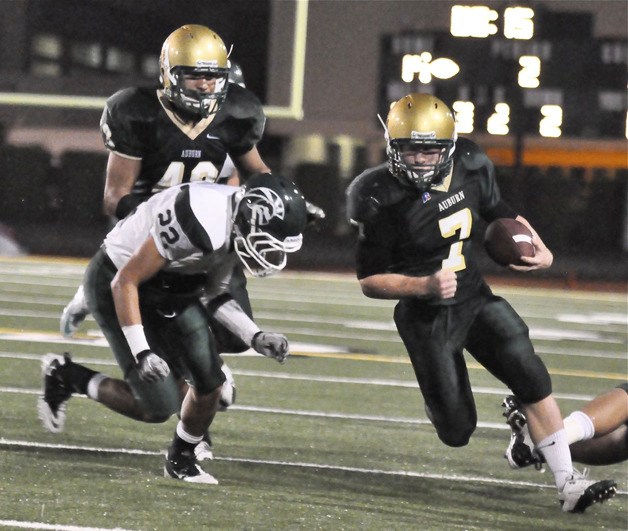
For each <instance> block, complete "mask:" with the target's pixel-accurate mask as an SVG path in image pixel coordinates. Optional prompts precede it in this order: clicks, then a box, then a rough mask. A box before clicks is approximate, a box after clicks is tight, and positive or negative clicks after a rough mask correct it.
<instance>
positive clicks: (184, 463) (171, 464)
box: [164, 452, 218, 485]
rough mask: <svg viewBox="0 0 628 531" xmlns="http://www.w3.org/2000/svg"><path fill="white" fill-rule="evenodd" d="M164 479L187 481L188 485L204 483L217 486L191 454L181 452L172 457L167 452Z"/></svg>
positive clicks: (216, 482) (214, 480) (215, 480)
mask: <svg viewBox="0 0 628 531" xmlns="http://www.w3.org/2000/svg"><path fill="white" fill-rule="evenodd" d="M164 477H166V478H172V479H179V480H182V481H187V482H188V483H204V484H206V485H218V480H217V479H216V478H215V477H214V476H212V475H211V474H208V473H207V472H205V471H204V470H203V469H202V468H201V467H200V466H199V464H198V462H197V461H196V457H194V454H193V453H191V452H181V453H179V454H174V455H172V454H171V453H170V452H168V456H167V457H166V464H165V465H164Z"/></svg>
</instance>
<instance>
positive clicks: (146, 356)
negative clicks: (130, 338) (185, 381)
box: [136, 350, 170, 383]
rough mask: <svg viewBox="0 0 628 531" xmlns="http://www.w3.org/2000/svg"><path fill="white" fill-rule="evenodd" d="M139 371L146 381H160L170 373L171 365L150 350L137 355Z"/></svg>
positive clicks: (141, 377) (142, 378)
mask: <svg viewBox="0 0 628 531" xmlns="http://www.w3.org/2000/svg"><path fill="white" fill-rule="evenodd" d="M136 359H137V373H138V374H139V376H140V379H141V380H142V381H144V382H148V383H153V382H160V381H162V380H164V379H165V378H166V376H168V375H169V374H170V367H168V364H167V363H166V362H165V361H164V360H162V359H161V358H160V357H159V356H157V354H155V353H154V352H151V351H150V350H144V351H143V352H140V353H139V354H138V355H137V357H136Z"/></svg>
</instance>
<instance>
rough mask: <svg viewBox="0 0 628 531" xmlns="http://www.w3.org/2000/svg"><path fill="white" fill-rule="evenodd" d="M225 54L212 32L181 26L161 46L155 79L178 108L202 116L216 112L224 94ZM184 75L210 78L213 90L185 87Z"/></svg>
mask: <svg viewBox="0 0 628 531" xmlns="http://www.w3.org/2000/svg"><path fill="white" fill-rule="evenodd" d="M228 55H229V53H228V52H227V48H226V46H225V43H224V42H223V41H222V39H221V38H220V36H219V35H218V34H217V33H216V32H214V31H212V30H210V29H209V28H206V27H205V26H199V25H197V24H188V25H185V26H181V27H180V28H179V29H177V30H175V31H173V32H172V33H171V34H170V35H169V36H168V38H167V39H166V40H165V41H164V44H163V46H162V48H161V55H160V57H159V68H160V76H159V80H160V81H161V84H162V85H163V87H164V95H165V96H166V98H168V100H169V101H170V102H171V103H172V104H173V105H174V106H176V107H177V108H178V109H180V110H183V111H185V112H188V113H191V114H195V115H200V116H201V117H202V118H207V117H208V116H209V115H210V114H214V113H216V112H218V109H219V108H220V105H222V103H223V102H224V101H225V98H226V97H227V87H228V83H227V78H228V76H229V61H228ZM184 76H205V77H212V78H214V79H215V80H216V83H215V87H214V90H213V92H201V91H197V90H190V89H186V88H185V84H184Z"/></svg>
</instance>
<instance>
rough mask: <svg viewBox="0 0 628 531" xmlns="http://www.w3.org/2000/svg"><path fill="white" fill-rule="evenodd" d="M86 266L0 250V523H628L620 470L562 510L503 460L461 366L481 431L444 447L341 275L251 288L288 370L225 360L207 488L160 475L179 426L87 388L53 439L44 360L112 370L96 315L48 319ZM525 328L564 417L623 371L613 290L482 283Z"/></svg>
mask: <svg viewBox="0 0 628 531" xmlns="http://www.w3.org/2000/svg"><path fill="white" fill-rule="evenodd" d="M84 265H85V262H82V261H69V260H68V261H63V260H46V259H2V260H0V403H1V404H2V407H0V527H2V528H7V529H20V528H27V529H67V530H70V529H72V530H78V529H101V528H102V529H134V530H136V529H137V530H140V529H141V530H148V529H158V530H174V529H177V530H195V529H212V530H214V529H242V530H245V529H246V530H249V529H250V530H271V529H273V530H284V529H287V530H296V529H304V530H353V529H360V530H362V529H369V530H371V529H372V530H406V529H408V530H414V529H416V530H432V529H434V530H449V529H467V530H472V529H474V530H475V529H490V530H518V529H521V530H542V529H551V530H587V531H589V530H594V529H617V530H625V529H627V528H628V510H627V509H628V498H627V495H626V490H627V489H628V470H627V468H626V465H625V464H623V465H617V466H609V467H598V468H593V469H592V470H591V475H592V476H593V477H595V478H599V479H602V478H614V479H616V480H617V482H618V485H619V489H620V492H619V493H618V495H617V496H616V497H615V498H614V499H613V500H611V501H610V502H608V503H605V504H603V505H595V506H593V507H591V508H590V509H588V511H587V512H586V513H585V514H584V515H572V514H564V513H562V512H561V511H560V508H559V505H558V502H557V496H556V492H555V489H554V487H553V480H552V476H551V474H550V473H549V472H546V473H539V472H536V471H534V470H517V471H513V470H511V469H510V468H509V467H508V465H507V463H506V460H505V459H504V458H503V453H504V449H505V447H506V445H507V443H508V439H509V433H510V432H509V430H508V429H507V426H506V425H505V424H504V422H503V417H502V416H501V414H502V408H501V406H500V404H501V401H502V398H503V396H504V395H505V394H506V393H507V389H506V388H505V387H504V386H503V385H502V384H501V383H500V382H499V381H497V380H496V379H495V378H493V377H492V376H490V375H489V374H488V373H487V372H486V371H485V370H483V369H482V368H481V367H479V366H478V365H477V363H475V362H474V361H473V360H471V359H470V360H469V367H470V374H471V381H472V383H473V386H474V389H475V392H476V402H477V408H478V417H479V425H478V429H477V431H476V433H475V434H474V436H473V438H472V440H471V443H470V444H469V445H468V446H467V447H465V448H461V449H453V448H447V447H445V446H444V445H443V444H442V443H440V442H439V440H438V438H437V437H436V434H435V432H434V430H433V428H432V427H431V425H430V424H429V422H428V421H427V418H426V415H425V412H424V410H423V401H422V399H421V396H420V393H419V391H418V388H417V384H416V381H415V379H414V374H413V373H412V370H411V367H410V365H409V362H408V361H407V358H406V355H405V351H404V349H403V346H402V345H401V343H400V340H399V339H398V337H397V334H396V332H395V329H394V325H393V322H392V307H393V303H392V302H381V301H373V300H369V299H366V298H365V297H364V296H363V295H362V294H361V292H360V290H359V287H358V284H357V282H356V281H355V279H354V278H353V277H351V276H341V275H336V276H330V275H321V274H305V273H294V272H292V273H289V272H288V273H283V274H281V275H279V276H277V277H272V278H269V279H261V280H259V279H255V280H250V281H249V287H250V295H251V299H252V301H253V307H254V311H255V314H256V318H257V321H258V323H259V324H260V326H261V327H262V328H263V329H267V330H271V331H278V332H283V333H285V334H286V335H287V336H288V337H289V339H290V340H291V343H292V349H291V350H292V356H291V357H290V358H289V359H288V361H287V362H286V364H284V365H279V364H277V363H276V362H274V361H273V360H269V359H266V358H262V357H260V356H256V355H249V354H245V355H239V356H225V360H226V362H227V363H228V364H229V366H230V367H231V368H232V370H233V372H234V375H235V378H236V384H237V403H236V405H235V406H233V407H232V408H231V409H230V410H229V411H228V412H227V413H220V414H218V415H217V417H216V420H215V422H214V424H213V426H212V436H213V439H214V451H215V454H216V459H215V460H214V461H213V462H210V463H209V464H208V465H206V468H207V470H208V471H209V472H211V473H212V474H213V475H215V476H216V477H217V478H218V480H219V481H220V484H219V485H217V486H203V485H190V484H187V483H183V482H177V481H174V480H170V479H164V478H163V472H162V466H163V457H162V452H163V451H164V450H165V448H166V447H167V445H168V444H169V442H170V439H171V437H172V432H173V429H174V426H175V424H176V419H171V420H170V421H169V422H167V423H165V424H157V425H148V424H141V423H138V422H135V421H131V420H128V419H126V418H123V417H121V416H119V415H116V414H114V413H112V412H110V411H109V410H107V409H105V408H104V407H102V406H101V405H99V404H96V403H95V402H92V401H90V400H87V399H85V398H81V397H76V398H73V399H72V400H70V402H69V404H68V410H67V415H68V416H67V421H66V429H65V431H64V432H63V433H61V434H57V435H53V434H50V433H47V432H45V431H44V430H43V428H42V427H41V425H40V423H39V420H38V418H37V413H36V407H35V405H36V400H37V394H38V393H39V389H40V380H41V377H40V363H39V360H40V356H41V355H42V354H44V353H46V352H49V351H54V352H63V351H66V350H67V351H70V352H71V353H72V355H73V356H74V358H75V359H76V360H78V361H80V362H85V363H86V364H89V365H90V366H93V367H94V368H97V369H98V370H102V371H103V372H105V373H107V374H111V375H116V376H117V375H118V374H119V372H118V369H117V366H116V365H115V364H114V362H113V359H112V356H111V355H110V353H109V350H108V348H107V346H106V344H105V343H104V341H103V340H102V338H100V337H99V335H98V333H97V330H96V325H95V323H94V321H93V320H92V319H91V318H88V319H87V320H86V322H85V323H84V324H83V326H82V328H81V331H80V334H78V336H77V338H76V339H75V340H72V341H65V340H63V338H62V337H61V336H60V334H59V333H58V325H59V315H60V312H61V310H62V308H63V306H64V305H65V304H66V303H67V302H68V301H69V300H70V298H71V296H72V295H73V294H74V291H75V289H76V287H77V286H78V285H79V283H80V281H81V275H82V271H83V267H84ZM494 289H495V291H496V292H498V293H500V294H502V295H505V296H506V297H507V298H508V299H509V300H510V301H511V303H512V304H513V306H515V308H516V309H517V310H518V311H519V312H520V313H521V315H522V316H523V317H524V319H526V321H527V322H528V324H529V326H530V329H531V335H532V338H533V340H534V343H535V345H536V347H537V350H538V352H539V354H540V355H541V356H542V357H543V359H544V360H545V362H546V364H547V366H548V368H549V369H550V372H551V374H552V376H553V382H554V390H555V393H556V396H557V398H558V400H559V403H560V405H561V408H562V409H563V411H564V412H565V413H566V412H569V411H571V410H572V409H576V408H578V407H579V406H580V405H582V404H583V402H584V401H585V400H588V399H590V398H592V397H593V396H594V395H595V394H597V393H599V392H602V391H605V390H607V389H610V388H611V387H614V386H616V385H618V384H619V383H621V382H622V381H625V380H626V378H627V357H626V350H627V334H626V330H627V324H628V323H627V308H626V293H625V291H624V292H623V293H617V294H608V293H593V292H579V291H574V292H568V291H561V290H556V291H547V290H540V289H533V288H508V287H505V286H494Z"/></svg>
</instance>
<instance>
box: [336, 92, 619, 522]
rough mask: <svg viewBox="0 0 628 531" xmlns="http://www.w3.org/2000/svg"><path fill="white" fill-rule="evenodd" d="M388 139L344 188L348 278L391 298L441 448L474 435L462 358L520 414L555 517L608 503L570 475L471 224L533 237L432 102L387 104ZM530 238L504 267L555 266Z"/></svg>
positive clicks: (474, 151)
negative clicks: (352, 272) (351, 268)
mask: <svg viewBox="0 0 628 531" xmlns="http://www.w3.org/2000/svg"><path fill="white" fill-rule="evenodd" d="M385 130H386V141H387V156H388V163H387V164H382V165H381V166H377V167H375V168H371V169H368V170H366V171H365V172H363V173H362V174H361V175H359V176H358V177H357V178H356V179H355V180H354V181H353V182H352V183H351V184H350V186H349V188H348V190H347V213H348V216H349V219H350V221H351V223H352V224H354V225H356V226H357V227H358V229H359V237H358V243H357V250H356V265H357V277H358V279H359V282H360V286H361V288H362V291H363V293H364V294H365V295H366V296H367V297H372V298H378V299H399V302H398V304H397V306H396V307H395V312H394V318H395V324H396V326H397V330H398V332H399V335H400V336H401V339H402V340H403V342H404V345H405V347H406V349H407V351H408V355H409V357H410V360H411V362H412V366H413V368H414V372H415V375H416V378H417V381H418V383H419V386H420V389H421V393H422V395H423V398H424V400H425V409H426V412H427V415H428V417H429V419H430V420H431V422H432V424H433V425H434V427H435V428H436V432H437V433H438V436H439V438H440V439H441V441H443V442H444V443H445V444H447V445H448V446H453V447H460V446H464V445H466V444H467V443H468V442H469V438H470V437H471V434H472V433H473V431H474V430H475V428H476V423H477V412H476V408H475V403H474V399H473V393H472V390H471V384H470V382H469V376H468V372H467V368H466V365H465V360H464V356H463V349H466V350H467V351H468V352H469V353H470V354H471V355H472V356H473V357H474V358H475V359H477V360H478V361H479V362H480V363H481V364H482V365H483V366H484V367H485V368H486V369H487V370H488V371H489V372H490V373H491V374H493V375H494V376H495V377H497V378H498V379H500V380H501V381H502V382H503V383H505V384H506V385H507V386H508V387H509V388H510V389H512V391H513V392H514V394H515V395H516V396H517V397H518V398H519V399H520V400H521V402H522V403H523V404H525V405H524V409H525V412H526V415H527V420H528V426H529V428H530V433H531V434H532V438H533V439H534V440H535V442H536V443H537V447H538V448H539V450H540V451H541V452H542V453H543V455H544V457H545V460H546V462H547V464H548V467H549V468H550V469H551V471H552V472H553V474H554V479H555V482H556V487H557V489H558V495H559V501H560V503H561V505H562V509H563V511H570V512H581V511H584V510H585V509H586V507H588V506H589V505H591V504H592V503H594V502H596V501H602V500H605V499H608V498H610V497H611V496H613V495H614V493H615V490H616V484H615V482H613V481H610V480H608V481H599V482H594V481H590V480H587V479H585V478H584V477H582V476H581V475H580V474H579V473H578V472H576V471H575V470H574V469H573V466H572V462H571V455H570V453H569V446H568V444H567V441H566V438H565V432H564V429H563V424H562V418H561V415H560V411H559V409H558V405H557V404H556V401H555V400H554V398H553V396H552V394H551V392H552V389H551V380H550V376H549V373H548V371H547V369H546V367H545V365H544V364H543V362H542V361H541V359H540V358H539V357H538V356H537V355H536V354H535V352H534V348H533V346H532V343H531V341H530V338H529V335H528V327H527V326H526V324H525V323H524V322H523V320H522V319H521V317H520V316H519V315H518V314H517V313H516V312H515V310H514V309H513V308H512V307H511V306H510V305H509V304H508V303H507V302H506V301H505V300H504V299H502V298H501V297H497V296H495V295H493V294H492V292H491V290H490V288H489V287H488V285H487V284H486V283H485V281H484V280H483V278H482V276H481V274H480V272H479V269H478V266H477V264H476V263H475V262H474V260H473V258H472V256H471V245H472V242H471V239H472V236H473V234H474V231H475V230H477V229H476V224H477V222H478V221H479V218H483V219H484V220H486V221H492V220H494V219H496V218H503V217H509V218H516V219H517V220H519V221H521V222H522V223H525V224H526V225H527V226H528V227H530V225H529V223H528V222H527V221H526V220H525V219H524V218H523V217H521V216H520V215H518V214H517V213H516V212H515V211H514V210H513V209H512V208H511V207H510V206H509V205H507V204H506V203H505V202H504V201H503V200H502V199H501V197H500V193H499V189H498V187H497V183H496V181H495V174H494V166H493V164H492V162H491V161H490V160H489V159H488V158H487V156H486V155H485V154H484V152H483V151H482V150H481V149H480V148H479V147H478V146H477V145H476V144H474V143H473V142H471V141H470V140H467V139H463V138H458V137H457V135H456V128H455V122H454V116H453V114H452V112H451V111H450V110H449V108H448V107H447V105H446V104H445V103H443V102H442V101H441V100H439V99H438V98H435V97H433V96H431V95H429V94H419V93H413V94H409V95H407V96H405V97H403V98H401V99H400V100H399V101H397V102H395V103H394V104H393V105H392V106H391V109H390V111H389V113H388V118H387V121H386V124H385ZM530 229H531V230H532V233H533V243H534V246H535V251H536V254H535V256H534V257H526V258H523V259H522V260H523V261H524V262H525V263H526V265H522V266H510V267H511V268H513V269H515V270H518V271H532V270H535V269H543V268H547V267H549V266H550V265H551V264H552V261H553V256H552V253H551V252H550V251H549V250H548V249H547V247H546V246H545V245H544V243H543V241H542V240H541V238H540V237H539V236H538V234H537V233H536V232H535V231H534V230H533V229H532V228H531V227H530Z"/></svg>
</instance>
